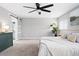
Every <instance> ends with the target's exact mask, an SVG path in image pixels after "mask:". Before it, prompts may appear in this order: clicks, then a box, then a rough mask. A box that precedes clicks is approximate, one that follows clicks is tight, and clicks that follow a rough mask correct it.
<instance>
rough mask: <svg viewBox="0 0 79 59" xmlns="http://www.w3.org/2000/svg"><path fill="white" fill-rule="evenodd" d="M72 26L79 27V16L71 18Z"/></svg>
mask: <svg viewBox="0 0 79 59" xmlns="http://www.w3.org/2000/svg"><path fill="white" fill-rule="evenodd" d="M70 25H71V26H77V25H79V16H73V17H70Z"/></svg>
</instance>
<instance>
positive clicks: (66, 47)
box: [39, 37, 79, 56]
mask: <svg viewBox="0 0 79 59" xmlns="http://www.w3.org/2000/svg"><path fill="white" fill-rule="evenodd" d="M41 43H44V44H46V45H43V44H40V50H39V56H46V55H51V54H52V55H53V56H79V43H72V42H70V41H67V40H66V39H62V38H55V37H53V38H49V39H48V38H47V39H44V40H41ZM45 46H47V47H45ZM48 50H49V51H48ZM50 53H51V54H50Z"/></svg>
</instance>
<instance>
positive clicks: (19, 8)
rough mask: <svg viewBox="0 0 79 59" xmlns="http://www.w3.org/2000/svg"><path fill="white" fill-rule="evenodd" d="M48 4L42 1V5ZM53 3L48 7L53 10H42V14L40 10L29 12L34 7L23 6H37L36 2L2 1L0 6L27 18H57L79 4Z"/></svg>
mask: <svg viewBox="0 0 79 59" xmlns="http://www.w3.org/2000/svg"><path fill="white" fill-rule="evenodd" d="M47 4H48V3H40V5H41V6H44V5H47ZM53 4H54V6H53V7H50V8H47V9H48V10H51V11H52V12H51V13H47V12H43V11H41V15H39V14H38V11H35V12H32V13H28V12H29V11H32V10H33V9H30V8H24V7H23V6H30V7H36V6H35V4H34V3H0V6H1V7H3V8H5V9H7V10H9V11H10V12H12V13H13V14H15V15H17V16H19V17H23V18H26V17H52V18H53V17H54V18H56V17H59V16H61V15H63V14H64V13H66V12H68V11H69V10H72V9H73V8H75V7H77V6H79V3H53Z"/></svg>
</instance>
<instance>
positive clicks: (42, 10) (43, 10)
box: [41, 9, 51, 12]
mask: <svg viewBox="0 0 79 59" xmlns="http://www.w3.org/2000/svg"><path fill="white" fill-rule="evenodd" d="M41 10H42V11H45V12H51V11H50V10H46V9H41Z"/></svg>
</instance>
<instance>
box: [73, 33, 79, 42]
mask: <svg viewBox="0 0 79 59" xmlns="http://www.w3.org/2000/svg"><path fill="white" fill-rule="evenodd" d="M72 35H76V38H77V40H76V42H77V43H79V33H72Z"/></svg>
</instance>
